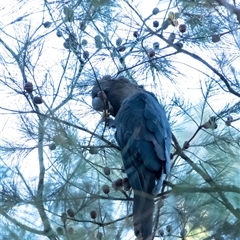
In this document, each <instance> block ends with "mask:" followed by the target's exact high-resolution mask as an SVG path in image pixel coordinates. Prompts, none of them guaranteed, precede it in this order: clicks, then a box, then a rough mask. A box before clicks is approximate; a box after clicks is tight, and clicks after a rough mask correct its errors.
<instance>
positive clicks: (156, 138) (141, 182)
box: [92, 76, 171, 240]
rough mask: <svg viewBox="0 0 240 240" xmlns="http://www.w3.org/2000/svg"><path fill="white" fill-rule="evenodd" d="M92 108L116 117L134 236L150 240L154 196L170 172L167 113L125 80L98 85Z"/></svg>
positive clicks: (153, 98) (102, 80)
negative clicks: (131, 200)
mask: <svg viewBox="0 0 240 240" xmlns="http://www.w3.org/2000/svg"><path fill="white" fill-rule="evenodd" d="M92 105H93V108H94V109H95V110H97V111H103V110H104V109H109V111H110V114H111V115H113V116H114V117H115V120H114V126H115V127H116V133H115V138H116V140H117V142H118V145H119V147H120V150H121V155H122V159H123V164H124V167H125V172H126V174H127V176H128V178H129V182H130V184H131V185H132V188H133V191H134V203H133V224H134V232H135V235H136V236H137V238H138V239H139V240H150V239H152V224H153V210H154V194H156V193H157V192H158V191H159V190H160V188H161V185H162V178H163V174H168V173H169V171H170V147H171V130H170V126H169V122H168V120H167V117H166V114H165V111H164V109H163V107H162V106H161V105H160V104H159V102H158V100H157V98H156V97H155V96H154V94H152V93H150V92H148V91H146V90H144V88H143V87H142V86H139V85H136V84H133V83H131V82H130V81H129V80H128V79H126V78H125V77H118V78H116V79H112V78H111V77H110V76H105V77H103V78H102V79H101V80H100V81H98V82H96V83H95V85H94V87H93V89H92Z"/></svg>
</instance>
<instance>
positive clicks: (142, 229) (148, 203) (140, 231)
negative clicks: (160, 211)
mask: <svg viewBox="0 0 240 240" xmlns="http://www.w3.org/2000/svg"><path fill="white" fill-rule="evenodd" d="M153 210H154V199H153V195H151V194H147V193H144V192H140V191H137V190H135V191H134V203H133V224H134V233H135V235H136V237H137V239H138V240H151V239H152V224H153Z"/></svg>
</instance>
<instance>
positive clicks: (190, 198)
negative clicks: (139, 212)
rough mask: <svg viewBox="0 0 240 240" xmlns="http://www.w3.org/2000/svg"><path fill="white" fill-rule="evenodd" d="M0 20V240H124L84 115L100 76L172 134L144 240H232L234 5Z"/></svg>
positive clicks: (237, 109)
mask: <svg viewBox="0 0 240 240" xmlns="http://www.w3.org/2000/svg"><path fill="white" fill-rule="evenodd" d="M0 12H1V13H2V14H1V16H3V17H2V18H1V21H0V49H1V50H0V59H1V71H0V84H1V87H0V91H1V92H0V98H1V101H0V114H1V142H0V151H1V154H0V164H1V180H0V181H1V188H0V196H1V200H0V207H1V211H0V214H1V221H0V222H1V225H0V227H1V232H2V239H33V238H34V239H64V240H65V239H67V240H73V239H78V240H79V239H125V240H128V239H134V234H133V231H132V215H131V214H132V212H131V211H132V200H133V198H132V197H133V195H132V190H131V187H130V186H129V183H128V181H127V179H126V175H125V173H124V169H123V168H122V160H121V157H120V153H119V148H118V146H117V144H116V142H115V140H114V135H113V134H114V131H113V130H111V129H109V128H108V127H107V126H105V124H104V123H103V122H100V119H101V116H100V115H99V113H97V112H96V111H94V110H93V109H92V107H91V96H90V92H91V88H92V86H93V84H94V82H95V81H96V80H99V79H100V78H101V77H102V76H104V75H111V76H115V77H117V76H125V77H127V78H128V79H130V81H132V82H134V83H138V84H140V85H143V86H144V87H145V88H146V89H147V90H148V91H151V92H153V93H154V94H156V96H157V97H158V99H159V101H160V102H161V103H162V104H163V105H164V106H165V110H166V112H167V115H168V118H169V121H170V123H171V128H172V132H173V139H172V149H171V153H172V154H171V173H170V175H169V176H167V177H166V179H165V181H164V186H163V188H162V190H161V192H160V193H159V194H158V195H157V196H156V197H155V212H154V228H153V232H154V239H209V240H210V239H217V240H219V239H238V238H239V235H240V234H239V229H240V221H239V218H240V207H239V202H240V201H239V200H240V199H239V198H240V188H239V167H238V166H239V160H240V154H239V145H240V134H239V129H240V125H239V120H240V101H239V97H240V82H239V67H238V65H239V45H240V42H239V39H240V38H239V26H240V25H239V23H240V4H239V2H237V1H227V0H219V1H218V0H216V1H206V0H196V1H189V0H188V1H185V0H180V1H151V3H149V1H148V2H147V3H145V1H142V2H141V1H124V0H121V1H111V0H99V1H97V0H92V1H91V0H85V1H83V0H82V1H81V0H80V1H78V0H75V1H74V0H70V1H26V0H22V1H20V0H12V1H7V2H6V3H4V4H3V6H1V8H0Z"/></svg>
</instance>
